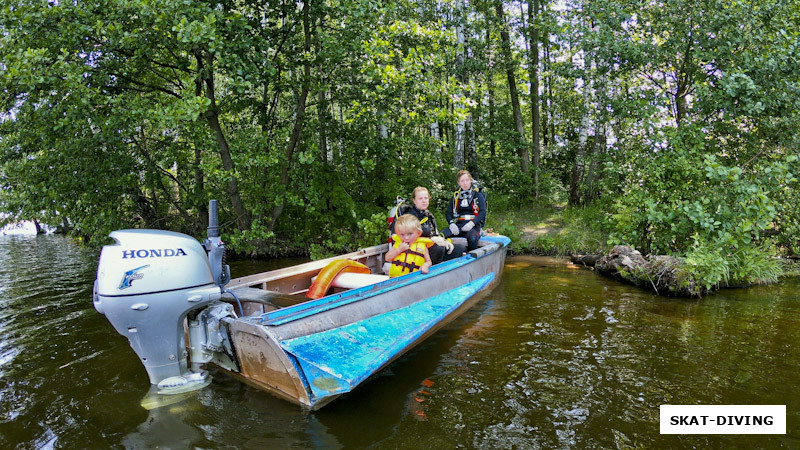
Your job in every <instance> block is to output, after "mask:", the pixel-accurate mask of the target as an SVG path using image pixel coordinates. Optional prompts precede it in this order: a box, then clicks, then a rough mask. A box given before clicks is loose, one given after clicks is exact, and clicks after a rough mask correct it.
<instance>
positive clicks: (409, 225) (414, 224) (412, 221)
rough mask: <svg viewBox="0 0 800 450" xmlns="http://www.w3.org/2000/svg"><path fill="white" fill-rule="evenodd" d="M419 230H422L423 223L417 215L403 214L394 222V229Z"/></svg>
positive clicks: (399, 231) (397, 230)
mask: <svg viewBox="0 0 800 450" xmlns="http://www.w3.org/2000/svg"><path fill="white" fill-rule="evenodd" d="M411 230H417V231H419V232H420V233H421V232H422V225H421V224H420V223H419V219H417V216H415V215H413V214H403V215H402V216H400V217H398V218H397V221H396V222H395V223H394V231H396V232H398V233H402V232H403V231H411Z"/></svg>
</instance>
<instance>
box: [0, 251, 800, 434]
mask: <svg viewBox="0 0 800 450" xmlns="http://www.w3.org/2000/svg"><path fill="white" fill-rule="evenodd" d="M296 262H297V261H291V260H283V261H273V262H268V263H253V262H239V263H236V264H233V268H232V270H233V275H234V276H243V275H245V274H247V273H253V272H256V271H261V270H267V269H271V268H275V267H279V266H284V265H291V264H294V263H296ZM96 269H97V253H96V252H94V251H89V250H85V249H81V248H79V247H77V246H75V245H74V244H72V243H71V242H70V241H69V240H67V239H64V238H62V237H58V236H38V237H34V236H4V237H0V448H86V447H93V448H96V447H104V448H107V447H127V448H151V447H160V448H187V447H203V448H213V447H220V446H233V447H238V448H252V449H261V448H286V447H300V448H353V447H372V448H420V447H421V446H424V447H434V446H435V447H441V448H457V447H461V448H512V447H515V448H664V447H670V448H693V447H703V448H753V447H762V448H800V421H798V419H800V416H799V414H798V413H799V412H800V396H799V395H798V394H797V392H796V390H797V386H798V385H800V350H798V346H797V342H798V340H799V338H800V294H798V292H800V290H799V289H798V288H800V282H798V280H789V281H785V282H783V283H781V284H779V285H777V286H770V287H756V288H750V289H740V290H727V291H723V292H721V293H717V294H714V295H710V296H708V297H706V298H704V299H701V300H685V299H666V298H661V297H657V296H654V295H651V294H649V293H647V292H644V291H641V290H638V289H636V288H633V287H629V286H626V285H622V284H620V283H617V282H614V281H612V280H608V279H606V278H602V277H600V276H598V275H596V274H595V273H593V272H590V271H588V270H585V269H581V268H577V267H575V266H572V265H570V264H568V263H567V262H565V261H563V260H558V259H549V258H535V257H514V258H509V259H508V260H507V263H506V267H505V271H504V274H503V280H502V282H501V284H500V285H499V286H498V288H497V289H495V290H494V291H492V292H491V293H490V294H489V295H488V296H487V297H486V298H485V299H484V300H483V301H482V302H480V303H479V304H478V305H477V306H476V307H475V308H473V309H472V310H471V311H469V312H467V313H466V314H464V315H463V316H462V317H460V318H459V319H457V320H456V321H455V322H454V323H452V324H451V325H449V326H448V327H446V328H445V329H443V330H442V331H440V332H439V333H437V334H436V335H434V336H433V337H432V338H431V339H429V340H427V341H426V342H425V343H423V344H422V345H421V346H420V347H418V348H416V349H415V350H413V351H412V352H411V353H409V354H408V355H406V356H405V357H403V358H401V359H399V360H398V361H396V362H395V363H394V364H392V365H391V366H390V367H389V368H388V369H387V370H384V371H383V372H381V373H380V374H378V375H377V376H375V377H374V378H372V379H371V380H369V381H368V382H367V383H365V384H364V385H362V386H360V387H359V388H358V389H356V391H354V392H353V393H351V394H349V395H347V396H344V397H342V398H340V399H339V400H337V401H335V402H334V403H332V404H330V405H328V406H326V407H325V408H323V409H322V410H320V411H317V412H313V413H309V412H307V411H304V410H302V409H301V408H299V407H297V406H294V405H292V404H289V403H287V402H284V401H282V400H279V399H276V398H273V397H272V396H271V395H269V394H267V393H264V392H261V391H258V390H256V389H253V388H251V387H249V386H247V385H244V384H242V383H240V382H238V381H236V380H234V379H232V378H230V377H228V376H226V375H224V374H223V373H219V372H215V371H213V370H212V373H213V374H214V381H213V383H212V384H211V385H210V386H209V387H208V388H206V389H204V390H202V391H200V392H197V393H194V394H192V395H189V396H188V397H186V398H184V399H182V400H181V401H179V402H176V403H174V404H171V405H166V406H163V407H160V408H156V409H153V410H150V411H148V410H146V409H144V408H142V406H141V400H142V399H143V398H144V397H145V396H146V394H147V393H148V390H149V383H148V379H147V374H146V372H145V371H144V368H143V367H142V366H141V365H140V364H139V362H138V360H137V358H136V355H135V354H134V353H133V351H132V350H131V349H130V346H129V345H128V342H127V340H126V339H124V338H123V337H121V336H119V335H118V334H117V333H116V332H115V331H114V330H113V328H112V327H111V325H110V324H109V323H108V321H107V320H106V319H105V317H104V316H102V315H100V314H98V313H97V312H96V311H95V310H94V308H93V307H92V303H91V290H92V283H93V281H94V277H95V271H96ZM661 404H745V405H747V404H785V405H787V423H788V425H787V435H768V436H756V435H753V436H725V435H716V436H713V435H712V436H708V435H706V436H700V435H688V436H666V435H665V436H662V435H660V434H659V405H661Z"/></svg>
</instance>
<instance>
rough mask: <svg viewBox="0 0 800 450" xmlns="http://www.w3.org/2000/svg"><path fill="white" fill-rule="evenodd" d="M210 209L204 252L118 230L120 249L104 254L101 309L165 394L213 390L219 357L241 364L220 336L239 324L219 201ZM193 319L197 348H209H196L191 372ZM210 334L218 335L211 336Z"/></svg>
mask: <svg viewBox="0 0 800 450" xmlns="http://www.w3.org/2000/svg"><path fill="white" fill-rule="evenodd" d="M210 206H211V207H210V209H211V212H210V215H209V231H208V235H209V238H208V239H207V240H206V241H205V242H204V243H203V245H201V244H200V243H199V242H197V240H195V239H194V238H192V237H191V236H187V235H185V234H181V233H174V232H171V231H162V230H118V231H114V232H112V233H111V234H110V237H111V238H113V239H114V240H115V241H116V243H115V244H112V245H106V246H105V247H103V250H102V252H101V254H100V262H99V264H98V267H97V280H96V281H95V290H94V299H93V300H94V307H95V309H97V311H98V312H99V313H101V314H104V315H105V316H106V318H108V320H109V322H111V324H112V325H113V326H114V328H115V329H116V330H117V332H118V333H119V334H121V335H123V336H125V337H127V338H128V340H129V341H130V344H131V347H133V350H134V351H135V352H136V354H137V355H138V356H139V358H140V360H141V362H142V364H144V367H145V369H146V370H147V375H148V376H149V377H150V383H152V384H155V385H158V386H159V388H162V389H170V388H175V389H177V391H185V390H192V389H196V388H199V387H202V386H205V385H206V384H208V383H209V382H210V377H209V376H208V373H207V372H206V371H204V370H202V369H201V368H200V365H201V364H202V363H205V362H208V361H210V360H212V359H213V358H214V357H215V355H213V354H212V353H213V351H224V353H225V354H228V355H229V357H231V358H234V359H235V357H233V355H231V354H230V353H231V352H232V349H231V348H230V343H229V342H227V334H226V333H220V320H221V319H222V318H224V317H235V316H234V314H233V308H232V305H230V304H227V303H222V302H219V299H220V298H221V296H222V292H223V289H224V286H225V284H226V283H227V282H228V281H229V280H230V269H229V268H228V266H226V265H225V264H224V259H225V258H224V252H225V245H224V244H223V243H222V241H221V240H220V238H219V227H218V225H217V211H216V200H212V203H211V205H210ZM209 306H210V307H209ZM187 315H188V316H189V319H190V320H189V335H190V340H194V339H197V340H198V341H202V342H190V344H191V347H190V349H191V352H192V354H191V367H189V366H188V364H187V356H188V352H187V347H186V342H185V337H184V336H185V331H184V322H185V320H186V318H187ZM209 328H211V329H212V332H214V333H215V334H214V335H212V336H209V332H208V330H209ZM198 330H199V331H198ZM207 344H208V345H207ZM223 359H224V358H223ZM229 362H230V361H229ZM232 364H233V365H235V362H233V363H232Z"/></svg>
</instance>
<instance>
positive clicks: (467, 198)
mask: <svg viewBox="0 0 800 450" xmlns="http://www.w3.org/2000/svg"><path fill="white" fill-rule="evenodd" d="M483 189H484V187H483V185H481V184H480V183H478V182H477V181H475V180H472V186H471V187H470V189H469V190H468V191H462V190H461V189H459V190H457V191H455V192H454V193H453V217H454V219H453V222H452V223H455V222H458V221H461V220H472V219H474V218H475V217H477V216H478V214H480V212H481V211H480V208H479V207H478V194H479V193H483ZM483 201H484V203H485V204H486V209H487V210H488V201H487V200H486V193H483ZM467 207H470V208H471V209H472V214H461V213H460V212H459V210H463V208H467ZM477 225H478V226H479V227H481V228H483V227H485V226H486V215H484V216H483V220H481V222H480V223H479V224H477Z"/></svg>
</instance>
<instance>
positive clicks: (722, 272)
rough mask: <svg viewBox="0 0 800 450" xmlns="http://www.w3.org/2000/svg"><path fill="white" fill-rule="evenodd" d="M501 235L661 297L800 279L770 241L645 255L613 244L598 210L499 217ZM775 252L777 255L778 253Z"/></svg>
mask: <svg viewBox="0 0 800 450" xmlns="http://www.w3.org/2000/svg"><path fill="white" fill-rule="evenodd" d="M496 216H497V217H496V219H495V222H494V223H495V224H497V227H496V228H495V231H497V232H499V233H501V234H505V235H507V236H509V237H511V239H512V244H511V246H510V252H511V253H512V254H517V255H523V254H530V255H541V256H569V257H571V258H572V259H573V262H576V261H577V263H578V264H580V265H582V266H584V267H587V268H589V269H591V270H595V268H596V269H597V270H598V271H599V272H600V273H602V274H603V275H605V276H608V277H611V278H615V279H617V280H621V281H624V282H627V283H630V284H633V285H636V286H639V287H641V288H644V289H646V290H650V291H652V292H654V293H656V294H659V295H672V296H684V297H701V296H703V295H705V294H707V293H709V292H712V291H716V290H719V289H723V288H736V287H747V286H754V285H769V284H773V283H775V282H777V281H778V280H779V279H780V278H782V277H797V276H800V262H799V261H798V258H797V257H796V256H787V255H780V254H777V250H775V248H774V247H771V246H770V245H768V243H764V244H760V245H754V246H752V247H743V248H738V249H735V251H734V252H731V253H729V254H728V253H723V252H721V251H720V250H719V249H714V248H709V247H708V246H695V247H693V248H692V249H691V251H690V252H689V253H687V254H686V255H684V256H683V257H680V256H672V255H670V256H666V255H645V256H642V255H641V253H639V252H638V251H636V250H637V249H633V248H630V247H625V248H624V249H622V248H621V247H618V246H615V245H611V244H610V243H609V242H611V241H612V240H611V239H610V235H611V230H610V229H608V228H607V226H606V224H607V221H606V219H605V217H604V214H603V211H602V210H601V209H600V208H599V207H597V206H589V207H569V206H542V207H533V208H530V209H528V210H518V211H514V212H506V213H503V212H501V213H498V214H496ZM772 252H775V253H772Z"/></svg>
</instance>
